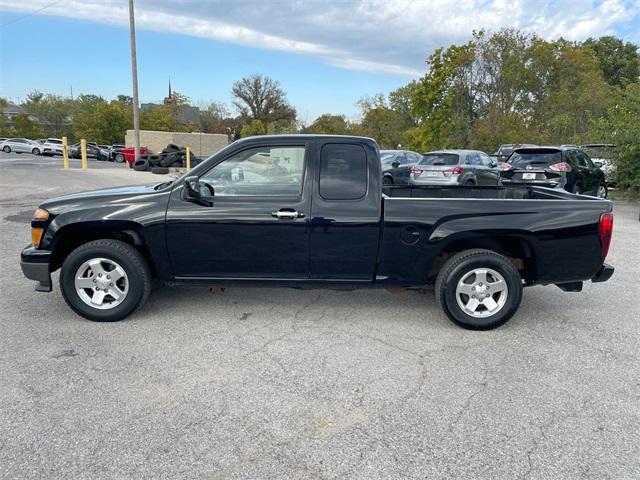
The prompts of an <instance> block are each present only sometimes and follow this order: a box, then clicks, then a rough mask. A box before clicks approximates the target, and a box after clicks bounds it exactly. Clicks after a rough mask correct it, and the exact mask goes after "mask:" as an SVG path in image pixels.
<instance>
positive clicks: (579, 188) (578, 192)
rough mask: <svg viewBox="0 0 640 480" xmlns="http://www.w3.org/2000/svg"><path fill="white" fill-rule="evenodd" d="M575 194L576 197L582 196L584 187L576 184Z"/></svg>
mask: <svg viewBox="0 0 640 480" xmlns="http://www.w3.org/2000/svg"><path fill="white" fill-rule="evenodd" d="M573 193H575V194H576V195H582V185H580V184H579V183H576V184H575V185H574V187H573Z"/></svg>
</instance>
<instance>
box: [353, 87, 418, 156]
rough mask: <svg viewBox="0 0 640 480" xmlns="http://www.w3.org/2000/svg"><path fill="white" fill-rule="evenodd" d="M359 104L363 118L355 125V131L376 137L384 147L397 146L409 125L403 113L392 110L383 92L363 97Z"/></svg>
mask: <svg viewBox="0 0 640 480" xmlns="http://www.w3.org/2000/svg"><path fill="white" fill-rule="evenodd" d="M359 105H360V108H361V109H362V119H361V121H360V123H359V124H357V125H354V126H353V129H354V132H355V133H357V134H359V135H363V136H365V137H371V138H373V139H375V140H376V141H377V142H378V144H379V145H380V146H381V147H382V148H397V147H398V145H399V144H400V143H402V132H403V131H404V130H405V129H406V127H407V125H406V124H405V122H404V120H405V118H404V117H403V116H402V114H400V113H398V112H396V111H395V110H392V109H391V108H390V107H389V105H388V104H387V102H386V99H385V98H384V96H383V95H381V94H378V95H376V96H375V97H374V98H372V99H369V98H363V99H361V100H360V101H359Z"/></svg>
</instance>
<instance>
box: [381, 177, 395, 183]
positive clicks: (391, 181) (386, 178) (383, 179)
mask: <svg viewBox="0 0 640 480" xmlns="http://www.w3.org/2000/svg"><path fill="white" fill-rule="evenodd" d="M382 185H393V178H391V177H382Z"/></svg>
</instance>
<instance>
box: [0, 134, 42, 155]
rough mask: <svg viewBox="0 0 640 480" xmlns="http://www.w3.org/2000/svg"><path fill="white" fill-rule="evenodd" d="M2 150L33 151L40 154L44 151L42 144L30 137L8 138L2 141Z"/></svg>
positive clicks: (0, 145)
mask: <svg viewBox="0 0 640 480" xmlns="http://www.w3.org/2000/svg"><path fill="white" fill-rule="evenodd" d="M0 150H2V151H3V152H4V153H11V152H15V153H33V154H34V155H40V154H41V153H42V145H41V144H40V143H38V142H36V141H34V140H29V139H28V138H7V139H6V140H5V141H4V142H2V143H0Z"/></svg>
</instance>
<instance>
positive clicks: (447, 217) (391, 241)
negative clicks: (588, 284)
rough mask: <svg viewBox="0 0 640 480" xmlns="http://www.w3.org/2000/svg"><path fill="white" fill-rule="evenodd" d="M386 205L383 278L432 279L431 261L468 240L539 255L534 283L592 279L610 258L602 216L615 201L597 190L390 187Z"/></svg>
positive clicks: (531, 258)
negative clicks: (587, 193)
mask: <svg viewBox="0 0 640 480" xmlns="http://www.w3.org/2000/svg"><path fill="white" fill-rule="evenodd" d="M382 204H383V234H382V238H381V244H380V251H379V263H378V269H377V280H378V281H379V282H381V283H384V282H390V283H393V282H398V281H400V282H402V281H406V283H407V284H414V285H415V284H420V283H425V282H429V281H432V280H433V278H431V277H430V274H429V272H427V271H425V270H426V267H425V266H427V265H432V264H434V262H435V264H437V257H438V256H439V255H441V254H442V253H443V252H445V255H446V252H447V251H448V250H451V251H454V250H455V246H456V244H462V243H464V244H465V245H474V246H475V247H476V248H489V249H494V250H499V251H504V250H507V251H509V250H512V251H513V255H512V256H514V257H517V258H523V257H524V259H525V261H529V262H531V264H532V265H531V269H530V272H531V273H530V276H531V278H530V280H531V281H532V282H534V283H542V284H549V283H560V282H570V281H582V280H586V279H589V278H592V277H593V275H595V274H596V272H597V271H598V269H599V268H600V267H601V265H602V263H603V261H604V258H603V256H602V252H601V249H600V240H599V236H598V225H599V221H600V215H601V214H602V213H604V212H607V211H610V210H611V208H612V206H611V202H608V201H606V200H601V199H599V198H596V197H588V196H584V195H574V194H572V193H568V192H565V191H561V190H554V189H549V188H542V187H532V186H523V187H432V186H410V185H409V186H397V187H396V186H394V187H384V188H383V200H382ZM567 265H570V267H567ZM403 276H404V278H403Z"/></svg>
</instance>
